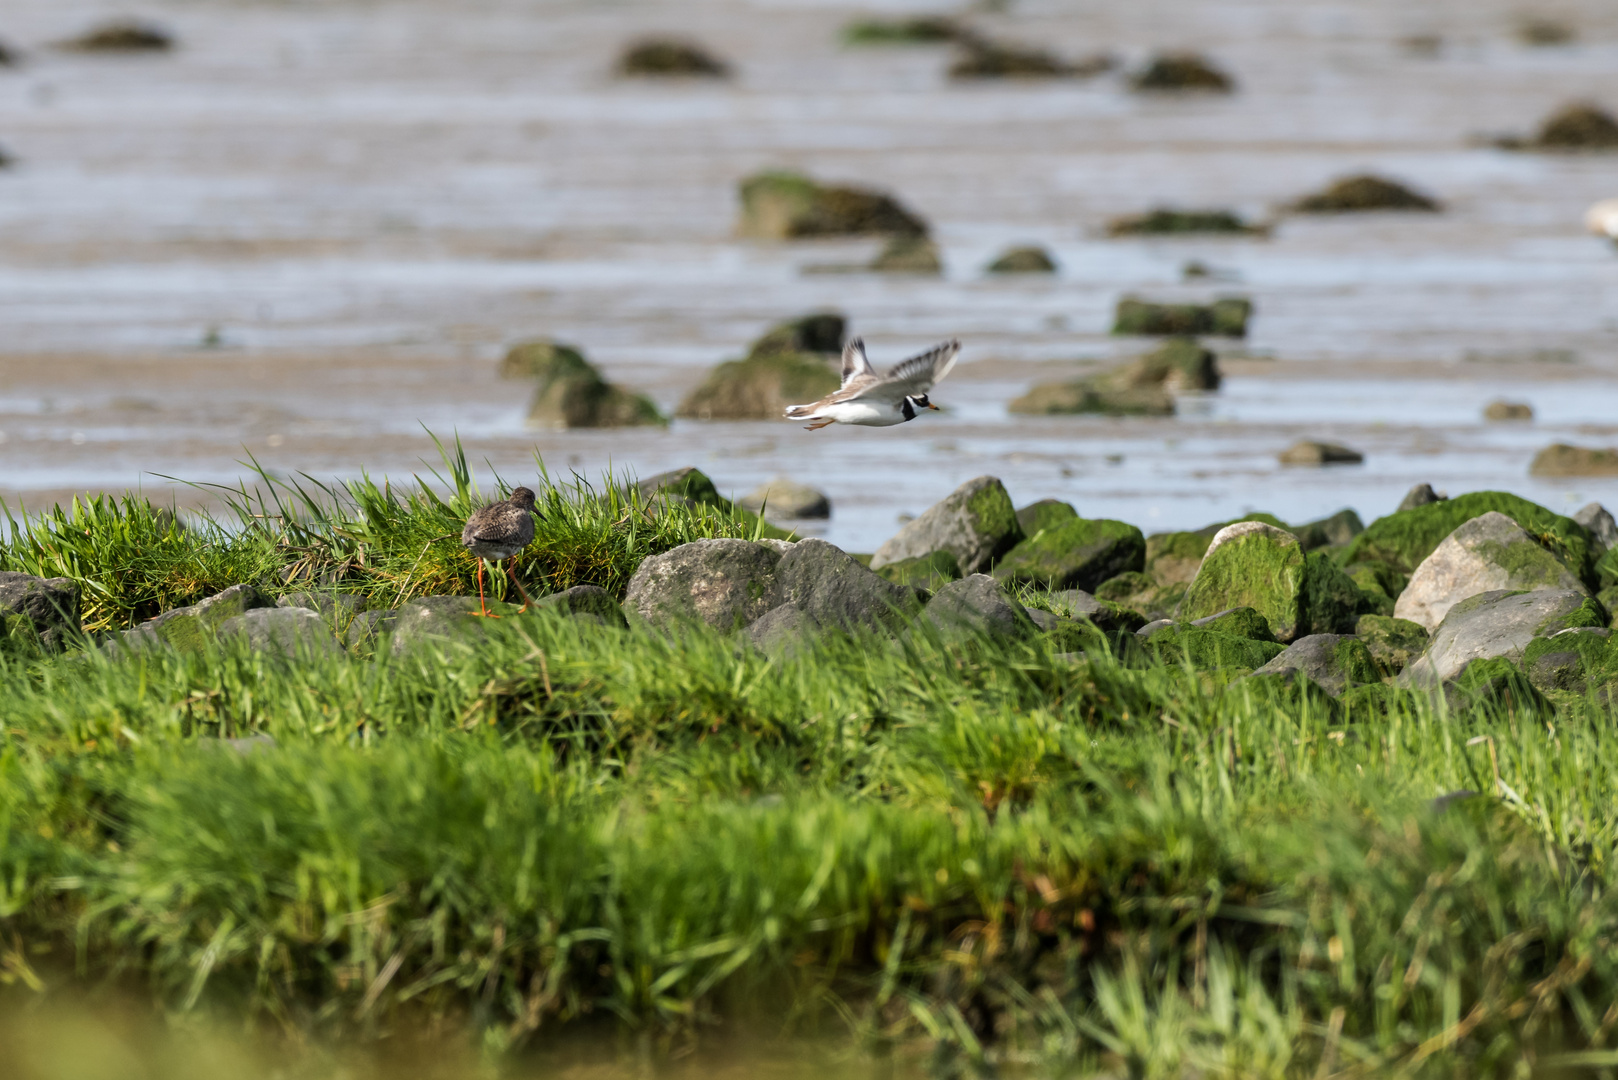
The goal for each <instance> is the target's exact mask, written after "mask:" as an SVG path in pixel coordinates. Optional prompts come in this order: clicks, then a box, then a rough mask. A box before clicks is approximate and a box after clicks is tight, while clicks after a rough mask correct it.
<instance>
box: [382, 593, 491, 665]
mask: <svg viewBox="0 0 1618 1080" xmlns="http://www.w3.org/2000/svg"><path fill="white" fill-rule="evenodd" d="M487 603H488V609H489V611H490V612H492V613H493V614H496V615H499V616H501V617H505V616H508V615H511V614H514V613H515V612H516V610H517V609H516V607H515V606H513V605H511V604H503V603H496V602H495V601H493V600H490V601H488V602H487ZM479 610H480V608H479V605H478V598H477V597H476V596H419V597H417V598H416V599H414V600H411V601H409V602H408V603H406V604H404V605H403V606H402V607H400V608H399V609H398V611H397V612H395V613H394V618H393V620H392V625H391V627H389V629H390V630H391V632H392V652H393V654H394V655H395V656H400V655H403V654H404V653H407V652H409V651H411V650H412V649H415V648H417V647H419V646H422V645H425V644H429V643H434V642H446V641H455V640H466V639H477V638H481V637H482V636H483V635H484V634H485V633H487V632H488V629H489V625H488V620H487V619H486V618H484V617H483V616H481V615H479V614H478V612H479Z"/></svg>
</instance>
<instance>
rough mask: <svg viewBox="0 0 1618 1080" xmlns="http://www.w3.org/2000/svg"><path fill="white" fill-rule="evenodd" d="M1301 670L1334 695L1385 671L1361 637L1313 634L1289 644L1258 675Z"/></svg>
mask: <svg viewBox="0 0 1618 1080" xmlns="http://www.w3.org/2000/svg"><path fill="white" fill-rule="evenodd" d="M1288 671H1298V672H1301V673H1302V674H1304V675H1306V676H1308V677H1309V679H1310V680H1311V681H1313V682H1314V683H1315V684H1316V685H1317V686H1319V687H1320V688H1321V689H1322V690H1324V691H1326V693H1328V694H1330V695H1331V696H1332V697H1341V696H1342V694H1343V692H1344V691H1345V690H1347V689H1349V688H1351V687H1353V686H1356V685H1364V684H1367V683H1375V682H1379V681H1380V680H1381V678H1382V673H1381V672H1380V671H1378V670H1377V666H1376V662H1375V661H1374V660H1373V659H1372V658H1371V654H1370V652H1369V651H1368V650H1367V649H1366V647H1365V644H1364V643H1363V642H1361V641H1360V639H1359V638H1356V637H1349V636H1346V635H1342V634H1310V635H1309V636H1308V637H1301V638H1299V639H1298V640H1296V641H1294V642H1293V643H1292V644H1291V645H1289V646H1287V648H1286V651H1285V652H1282V653H1280V654H1278V655H1277V656H1276V657H1275V658H1274V659H1272V660H1270V661H1269V662H1268V663H1267V664H1265V665H1264V666H1263V667H1261V668H1258V669H1257V670H1255V671H1254V672H1253V674H1255V675H1281V674H1285V673H1286V672H1288Z"/></svg>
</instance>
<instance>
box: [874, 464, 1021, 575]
mask: <svg viewBox="0 0 1618 1080" xmlns="http://www.w3.org/2000/svg"><path fill="white" fill-rule="evenodd" d="M1022 538H1023V536H1022V527H1021V526H1019V525H1018V524H1017V509H1016V507H1014V506H1012V505H1011V496H1010V495H1008V494H1006V489H1005V485H1003V484H1001V483H1000V481H999V480H997V479H996V478H994V477H992V476H979V477H977V478H976V479H973V480H968V481H967V482H966V483H964V484H962V485H961V486H960V487H958V488H956V489H955V490H954V491H952V492H951V493H950V494H949V495H948V496H946V497H945V498H944V499H943V501H941V502H938V503H935V504H933V505H932V506H930V507H928V508H927V509H926V510H925V511H923V512H922V514H921V516H919V517H917V518H916V519H915V520H914V521H912V522H910V523H909V524H907V525H906V526H905V527H904V528H902V529H900V530H899V531H898V533H897V534H895V535H894V537H893V538H892V539H891V540H889V541H888V542H887V543H885V544H883V545H882V546H881V547H880V548H878V549H877V551H876V554H875V555H873V556H872V557H871V569H872V570H877V569H880V568H882V567H884V566H887V565H888V564H889V563H896V562H901V561H903V560H905V559H916V558H921V557H923V556H927V555H931V554H932V553H933V552H935V551H947V552H949V553H950V554H951V555H954V556H955V561H956V562H958V563H959V564H960V567H961V573H963V574H975V573H978V572H979V571H982V570H987V569H988V568H989V567H990V566H991V565H992V564H993V563H994V561H995V560H996V559H998V558H999V557H1000V556H1001V555H1004V554H1005V553H1006V552H1008V551H1010V550H1011V549H1012V548H1013V547H1015V546H1016V545H1017V542H1018V541H1020V540H1021V539H1022Z"/></svg>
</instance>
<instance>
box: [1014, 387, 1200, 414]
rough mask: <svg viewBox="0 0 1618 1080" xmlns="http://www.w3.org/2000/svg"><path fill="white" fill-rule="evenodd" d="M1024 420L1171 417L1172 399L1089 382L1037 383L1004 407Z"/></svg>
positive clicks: (1158, 390)
mask: <svg viewBox="0 0 1618 1080" xmlns="http://www.w3.org/2000/svg"><path fill="white" fill-rule="evenodd" d="M1006 409H1007V411H1009V412H1013V413H1018V414H1021V415H1024V416H1076V415H1083V414H1090V415H1098V416H1173V415H1174V397H1173V395H1171V394H1170V393H1169V392H1168V391H1167V390H1165V389H1163V388H1162V387H1157V386H1148V387H1125V388H1122V389H1110V388H1106V387H1099V386H1097V385H1096V384H1095V383H1093V382H1091V381H1090V380H1088V379H1077V380H1073V381H1070V382H1050V383H1037V384H1035V385H1034V386H1032V387H1030V388H1029V390H1028V392H1027V393H1026V394H1023V395H1022V396H1021V397H1018V398H1015V399H1013V400H1012V401H1011V403H1010V404H1008V405H1007V406H1006Z"/></svg>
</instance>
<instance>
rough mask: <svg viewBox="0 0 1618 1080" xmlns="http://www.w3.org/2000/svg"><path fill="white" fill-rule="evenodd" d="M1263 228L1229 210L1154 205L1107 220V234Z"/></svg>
mask: <svg viewBox="0 0 1618 1080" xmlns="http://www.w3.org/2000/svg"><path fill="white" fill-rule="evenodd" d="M1263 231H1264V230H1262V229H1260V228H1257V227H1255V226H1252V225H1249V224H1247V222H1245V221H1243V220H1242V218H1241V215H1239V214H1237V213H1236V212H1235V211H1233V210H1175V209H1171V208H1169V207H1158V208H1157V209H1155V210H1149V211H1147V212H1146V213H1144V214H1128V215H1125V216H1123V217H1116V218H1113V219H1112V220H1111V221H1109V222H1107V235H1108V236H1187V235H1194V234H1199V233H1216V234H1220V233H1222V234H1225V235H1237V236H1244V235H1250V234H1252V233H1260V232H1263Z"/></svg>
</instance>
